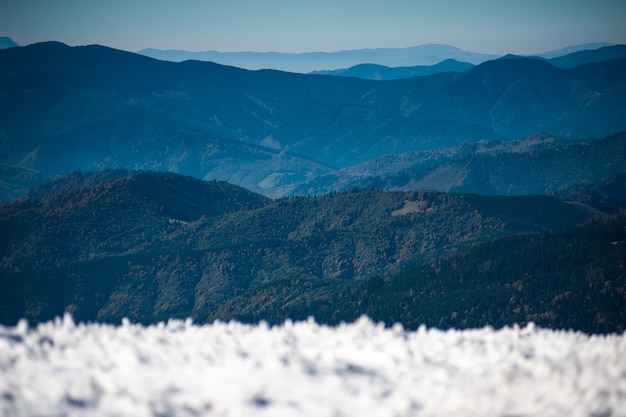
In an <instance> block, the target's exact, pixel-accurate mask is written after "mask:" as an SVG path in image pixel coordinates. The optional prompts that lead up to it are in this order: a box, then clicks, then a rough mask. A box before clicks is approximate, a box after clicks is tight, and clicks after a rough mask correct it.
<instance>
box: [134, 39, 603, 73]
mask: <svg viewBox="0 0 626 417" xmlns="http://www.w3.org/2000/svg"><path fill="white" fill-rule="evenodd" d="M605 46H611V44H607V43H590V44H584V45H577V46H571V47H568V48H563V49H559V50H555V51H549V52H542V53H537V54H535V56H537V57H542V58H548V59H549V58H555V57H559V56H563V55H567V54H571V53H574V52H578V51H583V50H593V49H598V48H601V47H605ZM137 53H139V54H141V55H146V56H149V57H152V58H156V59H161V60H165V61H174V62H182V61H186V60H198V61H212V62H216V63H219V64H223V65H231V66H235V67H239V68H245V69H249V70H258V69H277V70H281V71H289V72H299V73H308V72H313V71H329V70H339V69H342V68H343V69H345V68H348V67H352V66H355V65H362V64H374V65H381V66H387V67H412V66H433V65H436V64H439V63H440V62H442V61H445V60H449V59H452V60H455V61H461V62H466V63H470V64H473V65H478V64H480V63H482V62H485V61H488V60H492V59H496V58H499V56H498V55H494V54H485V53H480V52H470V51H464V50H462V49H459V48H457V47H455V46H451V45H443V44H426V45H419V46H413V47H408V48H378V49H353V50H345V51H337V52H305V53H281V52H219V51H203V52H190V51H183V50H160V49H153V48H148V49H142V50H141V51H139V52H137Z"/></svg>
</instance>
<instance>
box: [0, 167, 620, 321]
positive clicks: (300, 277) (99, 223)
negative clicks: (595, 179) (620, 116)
mask: <svg viewBox="0 0 626 417" xmlns="http://www.w3.org/2000/svg"><path fill="white" fill-rule="evenodd" d="M605 200H606V199H604V200H603V199H602V198H599V197H596V198H595V199H591V200H587V201H586V202H566V201H561V200H559V199H556V198H553V197H548V196H521V197H500V196H491V197H490V196H480V195H472V194H445V193H439V192H432V191H431V192H426V191H422V192H382V191H378V190H374V189H368V190H361V191H358V190H355V191H350V192H345V193H339V194H329V195H325V196H322V197H308V198H304V197H296V198H283V199H278V200H269V199H267V198H265V197H263V196H261V195H258V194H254V193H251V192H249V191H247V190H245V189H242V188H239V187H237V186H234V185H231V184H227V183H224V182H205V181H202V180H197V179H194V178H191V177H184V176H180V175H178V174H172V173H151V172H127V171H103V172H102V171H101V172H95V173H91V174H80V173H76V174H72V175H69V176H66V177H62V178H59V179H57V180H55V181H53V182H51V183H47V184H45V185H42V186H40V187H36V188H35V189H33V191H32V192H30V193H29V194H28V195H27V196H26V197H25V198H24V199H22V200H20V201H17V202H13V203H10V204H4V205H0V233H1V235H2V236H3V239H2V241H1V247H0V253H2V263H1V264H0V278H1V281H0V286H1V287H2V288H3V291H2V292H1V295H0V301H1V302H0V322H2V323H10V322H12V321H14V320H17V319H18V318H20V317H26V318H28V319H29V320H31V321H32V322H38V321H41V320H47V319H50V318H52V317H54V316H55V315H58V314H60V313H61V312H63V311H70V312H71V313H72V314H73V315H74V316H75V318H76V319H77V320H84V321H92V320H98V321H117V320H119V319H121V318H122V317H129V318H130V319H132V320H137V321H142V322H151V321H154V320H159V319H163V318H166V317H179V316H194V317H196V318H198V319H199V320H200V319H201V320H208V319H209V318H221V319H227V318H229V317H230V318H232V317H237V318H241V319H244V318H245V317H249V318H250V317H252V316H249V312H250V311H255V310H258V311H257V313H258V314H260V313H261V312H262V311H268V309H274V310H273V313H272V314H268V315H267V318H272V317H274V318H275V319H277V320H278V319H279V318H280V317H282V318H283V319H284V318H285V317H286V316H284V315H282V314H283V313H280V312H281V311H283V312H284V311H287V310H289V308H291V307H293V308H295V306H296V305H299V306H300V307H298V309H303V308H304V306H306V305H308V304H309V303H313V305H314V308H313V307H312V308H311V309H310V310H306V309H304V310H302V312H301V313H299V314H304V313H303V311H309V312H314V311H316V309H319V308H322V306H324V305H325V307H323V308H324V309H325V310H324V311H325V312H324V313H320V315H319V318H320V320H324V317H327V315H328V314H329V312H328V311H326V310H327V309H328V308H329V306H332V304H326V301H328V300H331V299H335V298H334V297H337V296H339V297H341V295H340V294H341V291H347V292H346V293H344V294H345V297H346V298H345V299H344V300H343V301H345V302H348V301H349V300H352V301H349V303H348V304H350V303H352V302H357V301H356V300H355V299H353V297H355V296H356V295H357V294H359V293H360V292H361V291H372V289H371V286H372V285H376V286H378V285H380V284H378V283H379V282H381V281H380V279H383V281H382V283H384V282H389V281H388V278H389V279H392V280H393V281H392V282H395V280H397V279H399V280H401V282H404V284H402V285H406V280H407V279H408V278H406V277H405V275H402V274H406V273H409V272H407V271H417V270H421V269H420V268H425V267H427V268H434V269H433V270H437V269H438V268H439V267H437V266H436V265H439V264H438V263H439V262H443V263H442V265H447V266H446V267H445V268H452V267H453V265H454V264H455V261H454V260H455V259H457V260H459V261H460V262H466V261H465V260H464V259H467V257H468V256H474V255H471V254H473V253H474V252H473V251H476V250H478V249H472V248H473V247H476V244H478V243H480V242H483V243H484V242H495V241H500V240H501V239H506V238H507V237H510V236H527V235H528V236H531V235H532V236H536V235H537V234H538V233H540V234H541V233H543V234H546V233H548V234H551V233H555V232H557V231H559V230H563V229H564V228H567V227H571V226H575V225H577V224H580V223H582V222H585V221H588V220H589V219H592V218H593V217H594V216H597V215H598V214H599V213H603V216H605V218H606V216H607V215H613V216H615V214H612V213H619V211H620V210H623V209H624V208H626V205H625V203H623V201H622V203H618V204H617V205H616V206H614V207H612V209H611V211H604V212H601V210H604V209H605V207H607V206H606V204H604V205H603V202H604V201H605ZM620 219H621V220H620ZM620 221H621V222H623V217H619V216H618V217H614V220H612V221H611V223H610V224H611V225H612V226H611V228H609V229H608V231H609V232H610V233H609V237H606V238H605V237H603V238H602V239H613V240H611V241H610V242H613V241H614V240H615V239H617V241H618V242H621V240H619V239H622V238H621V237H619V236H621V235H619V233H622V234H623V232H624V229H623V228H622V227H621V226H616V224H621V223H615V222H620ZM605 224H608V223H605ZM602 227H604V226H602ZM594 230H595V229H594ZM611 230H612V231H611ZM559 233H560V232H559ZM567 233H569V234H570V235H572V234H573V235H575V236H578V234H577V233H578V232H575V231H574V230H570V231H569V232H567ZM581 233H582V234H583V235H584V236H586V235H585V233H587V232H584V231H583V232H581ZM611 233H613V234H611ZM615 233H617V234H618V235H619V236H618V235H615ZM546 236H547V235H546ZM557 236H561V235H557ZM616 236H617V237H616ZM545 239H548V240H549V239H561V237H555V238H550V237H546V238H545ZM584 239H591V240H593V238H592V237H585V238H584ZM540 241H541V239H540ZM610 242H609V243H607V245H609V244H610ZM507 244H508V243H507ZM511 245H515V244H514V243H511ZM532 245H534V244H531V246H532ZM620 245H621V244H618V245H617V247H616V248H615V250H617V252H616V254H615V255H611V256H617V255H618V254H620V253H621V254H623V246H620ZM522 247H523V246H519V247H518V254H520V255H521V254H522ZM468 250H469V251H470V252H467V251H468ZM490 250H491V249H490ZM529 250H530V249H529ZM533 250H536V249H533ZM584 250H587V247H586V246H585V249H584ZM468 254H469V255H468ZM476 256H478V255H476ZM481 256H482V255H481ZM494 256H495V255H494ZM498 256H500V255H498ZM572 256H577V255H572ZM594 256H596V255H594ZM490 259H491V258H490ZM494 259H497V261H496V260H494V261H493V262H495V263H494V265H495V264H498V265H508V264H506V263H505V261H504V260H503V259H500V258H498V257H496V258H494ZM567 259H569V258H567ZM583 259H584V258H583ZM591 259H595V258H590V259H587V260H586V261H584V260H582V259H581V260H580V262H582V264H583V266H582V267H584V266H585V265H589V262H595V263H593V264H592V265H595V266H593V268H596V269H598V268H599V269H602V271H603V272H601V273H602V274H603V275H602V276H603V277H604V279H609V276H610V277H613V276H614V274H615V273H617V272H615V273H614V272H610V271H609V269H607V268H608V265H606V264H605V263H603V262H605V261H602V262H601V261H600V260H598V261H592V260H591ZM610 259H611V261H610V262H613V258H610ZM510 262H512V261H510ZM510 262H509V263H510ZM568 262H569V261H568ZM580 262H579V263H580ZM606 262H609V261H606ZM579 263H576V265H578V264H579ZM429 265H431V266H429ZM433 265H434V266H433ZM475 265H476V264H475ZM513 265H516V266H514V267H511V266H509V268H519V271H518V273H516V275H515V276H511V277H509V280H508V281H506V280H505V282H511V283H513V282H516V281H517V280H519V279H521V277H523V273H524V268H526V267H525V266H523V265H518V264H516V263H515V262H513ZM611 265H612V264H611ZM415 268H418V269H417V270H415ZM441 268H444V267H443V266H441ZM463 268H468V266H464V267H463ZM485 268H487V267H485ZM603 268H604V269H603ZM611 268H613V266H611ZM479 271H481V269H479ZM617 271H618V272H619V269H618V270H617ZM483 272H484V271H483ZM414 273H417V272H410V274H414ZM431 273H432V272H428V274H431ZM598 273H600V272H598ZM398 274H400V275H398ZM420 274H421V273H420ZM450 274H452V273H451V272H450ZM395 276H398V277H401V278H391V277H395ZM425 276H428V275H425ZM425 276H424V277H425ZM619 276H621V275H619V274H618V275H617V276H616V277H615V279H617V281H615V280H613V278H610V279H611V281H610V283H609V284H606V285H609V287H604V288H605V290H606V291H609V293H610V294H611V297H623V293H622V295H621V296H619V295H618V294H619V293H618V292H619V291H620V288H622V289H623V277H622V278H619ZM402 277H404V278H402ZM442 277H443V276H442ZM493 278H494V279H495V278H497V277H493ZM424 279H426V280H427V281H431V284H428V285H438V284H435V282H439V281H438V278H437V277H436V276H432V277H431V278H424ZM449 279H452V278H446V280H449ZM490 279H491V278H490ZM498 279H501V278H498ZM576 279H578V278H576ZM620 280H621V281H620ZM298 282H302V286H298V288H297V289H293V291H292V290H291V289H289V288H291V287H293V286H294V285H296V284H297V283H298ZM412 282H413V285H417V283H418V282H421V281H419V280H414V279H413V280H412ZM442 282H443V281H442ZM472 282H474V281H471V282H469V281H468V282H467V284H468V285H470V287H468V291H469V290H470V289H471V288H472V286H474V285H479V286H480V288H483V287H482V286H485V288H488V287H489V285H488V284H487V283H486V281H480V283H476V282H474V283H473V284H472ZM598 282H601V281H598ZM602 282H603V281H602ZM583 283H584V281H583ZM285 284H288V285H287V287H285ZM580 284H581V283H580V282H577V284H576V285H577V286H579V285H580ZM384 285H387V284H384ZM394 285H395V284H394ZM428 285H427V286H426V287H424V288H422V290H421V291H422V294H425V295H428V294H430V293H429V292H428V291H430V290H428V288H429V287H428ZM445 285H452V284H445ZM498 285H504V284H498ZM521 285H526V284H521ZM594 285H595V284H594ZM320 286H321V287H320ZM320 288H324V294H326V295H325V296H324V297H322V296H321V295H320V294H319V293H318V291H321V290H320ZM368 288H369V289H368ZM442 288H443V287H442ZM464 288H465V287H464ZM477 288H478V287H477ZM307 289H311V290H312V291H308V290H307ZM313 290H314V291H313ZM338 290H341V291H338ZM554 290H557V291H558V292H561V291H563V290H562V287H557V288H555V289H554ZM596 290H597V289H595V287H594V288H591V287H590V288H589V289H586V290H585V292H584V293H582V294H579V295H580V296H584V294H587V292H588V291H592V292H593V291H596ZM276 291H278V293H276ZM393 291H397V290H393ZM423 291H426V293H423ZM438 291H445V290H443V289H442V290H438ZM481 291H482V290H481ZM551 291H552V290H551ZM616 291H617V292H616ZM444 293H445V292H442V293H441V294H440V295H438V296H437V297H439V296H443V294H444ZM514 293H515V292H514ZM262 294H273V295H271V296H268V297H264V296H263V297H262V296H261V295H262ZM280 294H282V295H280ZM316 294H317V295H316ZM331 294H332V296H331ZM507 294H508V292H507ZM431 296H434V295H432V294H431ZM431 296H428V297H429V299H430V300H431V301H432V300H433V299H431V298H430V297H431ZM547 296H550V297H553V296H554V293H553V291H552V292H550V291H549V292H548V293H546V297H547ZM276 297H278V298H279V299H280V300H281V301H280V302H279V301H278V299H277V298H276ZM285 297H287V299H285ZM301 297H305V298H304V299H303V298H301ZM309 297H313V298H312V299H310V298H309ZM327 297H331V298H327ZM394 297H395V296H394ZM493 297H496V296H495V295H494V296H493ZM496 298H497V297H496ZM307 299H308V300H309V301H306V300H307ZM435 299H436V298H435ZM541 299H542V300H545V297H542V298H541ZM243 300H248V301H246V302H244V301H243ZM288 300H291V301H288ZM297 300H300V301H297ZM315 300H317V301H315ZM322 300H326V301H324V302H322ZM392 300H393V297H392V298H391V299H389V300H386V301H384V302H383V301H380V302H378V304H379V307H378V308H379V309H382V310H386V309H389V308H395V307H393V304H390V303H395V301H392ZM506 300H507V301H508V296H507V299H506ZM296 301H297V302H296ZM335 302H336V303H337V305H336V306H337V307H339V305H340V304H339V300H335ZM498 302H502V300H500V299H499V301H498ZM543 302H544V301H542V303H543ZM259 303H260V304H259ZM300 303H304V304H302V305H300ZM525 304H528V305H532V308H531V307H528V308H531V309H533V311H534V308H535V305H534V304H533V303H531V302H529V301H525V302H524V303H523V304H521V305H522V306H523V305H525ZM235 305H239V306H240V307H237V308H236V309H235ZM279 305H280V306H281V307H280V308H279V307H278V306H279ZM555 305H556V304H555ZM558 305H559V306H560V304H558ZM255 306H257V307H255ZM272 306H274V307H272ZM290 306H291V307H290ZM415 307H417V306H415ZM332 308H333V309H334V307H332ZM419 308H424V307H419ZM448 308H450V305H449V301H448V302H447V304H446V305H445V307H442V309H443V310H446V311H447V309H448ZM541 308H545V306H543V304H542V307H541ZM559 308H561V307H559ZM563 308H565V307H563ZM603 308H606V309H609V312H611V314H615V313H614V312H612V311H613V310H612V307H610V305H608V306H604V307H603ZM285 309H287V310H285ZM442 309H440V310H433V312H432V313H431V314H433V316H434V315H437V314H439V313H441V311H442ZM382 310H381V311H382ZM229 311H230V313H228V314H227V312H229ZM298 311H300V310H298ZM356 311H358V309H357V310H354V312H356ZM437 311H438V312H439V313H437ZM542 311H543V310H542ZM593 311H594V312H596V310H595V309H593ZM603 311H604V310H603ZM365 312H368V311H365ZM229 314H230V316H229ZM274 314H277V315H274ZM449 314H450V313H449V312H446V313H445V315H446V317H448V316H449ZM532 314H535V313H532V312H531V313H529V312H528V311H527V312H526V315H525V316H524V317H530V315H532ZM537 314H538V313H537ZM606 314H608V313H606ZM331 316H332V315H331ZM348 316H350V315H346V317H348ZM558 316H559V318H560V317H561V314H560V313H559V315H558ZM255 317H257V316H255ZM328 317H329V319H328V320H331V317H330V316H328ZM332 317H335V319H336V318H337V317H339V316H337V315H336V314H335V315H334V316H332ZM350 317H351V316H350ZM520 317H521V316H520ZM414 319H415V317H414ZM332 320H334V319H332ZM332 320H331V321H332ZM429 320H431V319H429ZM459 320H460V318H459ZM607 320H608V319H607ZM505 321H506V320H505ZM406 323H410V324H411V325H414V324H415V323H414V322H411V321H406ZM429 323H430V321H429ZM468 323H469V322H468ZM480 323H485V321H483V322H481V321H480V320H474V321H472V322H471V323H470V324H471V325H474V324H478V325H480ZM546 323H550V322H549V321H546ZM553 324H554V323H553ZM468 325H469V324H468ZM618 325H619V321H616V319H615V318H611V319H610V322H607V324H606V326H609V327H611V326H612V327H613V328H614V327H615V326H618ZM602 329H606V328H605V327H602V326H600V327H598V328H595V329H593V330H594V331H600V330H602Z"/></svg>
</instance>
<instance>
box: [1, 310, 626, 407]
mask: <svg viewBox="0 0 626 417" xmlns="http://www.w3.org/2000/svg"><path fill="white" fill-rule="evenodd" d="M0 414H2V415H3V416H14V415H15V416H22V415H27V416H33V415H42V416H65V415H69V416H72V415H76V416H79V415H80V416H125V415H126V416H200V415H202V416H204V415H207V416H213V415H215V416H272V417H280V416H315V417H320V416H483V417H484V416H513V415H515V416H542V417H543V416H612V417H614V416H625V415H626V338H625V335H624V334H622V335H609V336H588V335H585V334H582V333H576V332H558V331H551V330H545V329H539V328H536V327H535V326H533V325H532V324H531V325H528V326H526V327H525V328H519V327H514V328H504V329H501V330H493V329H491V328H484V329H476V330H465V331H454V330H451V331H440V330H436V329H426V328H425V327H422V328H420V329H418V330H417V331H404V330H403V329H402V327H401V326H399V325H396V326H394V327H393V328H385V327H384V326H382V325H381V324H378V325H377V324H375V323H373V322H372V321H370V320H369V319H367V318H361V319H360V320H358V321H356V322H355V323H352V324H344V325H340V326H338V327H328V326H323V325H319V324H316V323H315V322H314V321H313V320H309V321H307V322H297V323H292V322H290V321H287V322H285V323H284V324H283V325H281V326H276V327H269V326H268V325H267V324H265V323H261V324H259V325H245V324H241V323H237V322H230V323H222V322H216V323H213V324H211V325H203V326H199V325H194V324H192V322H191V320H187V321H174V320H172V321H169V322H168V323H160V324H158V325H154V326H148V327H146V326H141V325H135V324H131V323H129V322H128V321H127V320H124V321H123V322H122V325H121V326H112V325H101V324H87V325H84V324H79V325H76V324H75V323H74V322H73V320H72V318H71V317H70V316H69V315H66V316H65V317H64V318H63V319H57V320H55V321H54V322H47V323H43V324H40V325H38V326H37V327H36V328H29V327H28V325H27V324H26V321H23V320H22V321H20V323H18V325H17V326H16V327H0Z"/></svg>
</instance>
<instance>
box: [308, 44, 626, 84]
mask: <svg viewBox="0 0 626 417" xmlns="http://www.w3.org/2000/svg"><path fill="white" fill-rule="evenodd" d="M599 45H604V44H590V45H587V46H589V47H597V49H584V50H579V51H576V52H572V53H568V54H566V55H558V56H556V57H554V58H544V57H543V56H542V55H537V56H536V57H538V58H543V59H545V60H546V61H547V62H549V63H550V64H552V65H554V66H555V67H558V68H563V69H567V68H574V67H578V66H581V65H585V64H591V63H596V62H604V61H609V60H612V59H622V58H626V45H609V46H602V47H600V46H599ZM567 50H576V48H571V49H570V48H566V49H564V50H562V51H567ZM555 53H556V52H555ZM555 53H549V54H546V55H547V56H552V55H554V54H555ZM511 58H535V57H526V56H522V55H505V56H503V57H501V58H500V59H511ZM474 66H475V65H473V64H470V63H467V62H459V61H456V60H454V59H447V60H445V61H441V62H440V63H438V64H435V65H428V66H413V67H386V66H384V65H376V64H359V65H355V66H353V67H350V68H345V69H338V70H332V71H313V72H312V73H311V74H321V75H338V76H344V77H357V78H364V79H368V80H397V79H401V78H412V77H421V76H426V75H433V74H438V73H440V72H464V71H467V70H469V69H471V68H473V67H474Z"/></svg>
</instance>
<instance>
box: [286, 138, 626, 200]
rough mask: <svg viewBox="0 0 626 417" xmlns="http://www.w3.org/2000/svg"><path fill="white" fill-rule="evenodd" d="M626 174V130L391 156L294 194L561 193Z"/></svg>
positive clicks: (334, 174)
mask: <svg viewBox="0 0 626 417" xmlns="http://www.w3.org/2000/svg"><path fill="white" fill-rule="evenodd" d="M623 172H626V134H624V133H620V134H616V135H612V136H608V137H605V138H602V139H596V140H585V141H570V140H564V139H560V138H556V137H554V136H551V135H545V134H542V135H533V136H531V137H529V138H524V139H520V140H515V141H506V142H503V141H493V142H481V143H475V144H467V145H462V146H457V147H453V148H448V149H442V150H434V151H422V152H410V153H405V154H396V155H388V156H384V157H381V158H378V159H374V160H372V161H368V162H366V163H364V164H361V165H356V166H353V167H350V168H346V169H342V170H338V171H335V172H332V173H328V174H325V175H322V176H320V177H319V178H316V179H313V180H310V181H308V182H306V183H304V184H301V185H299V186H298V187H297V188H295V189H294V190H293V191H292V192H293V193H295V194H305V195H310V194H323V193H326V192H331V191H335V192H337V191H342V190H345V189H350V188H353V187H377V188H380V189H384V190H407V191H408V190H420V189H430V190H439V191H446V192H448V191H453V192H461V193H478V194H486V195H530V194H550V195H562V193H563V190H565V189H568V188H570V187H574V186H578V185H583V184H589V183H594V182H598V181H607V180H609V179H610V178H612V177H614V176H615V175H618V174H620V173H623Z"/></svg>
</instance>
